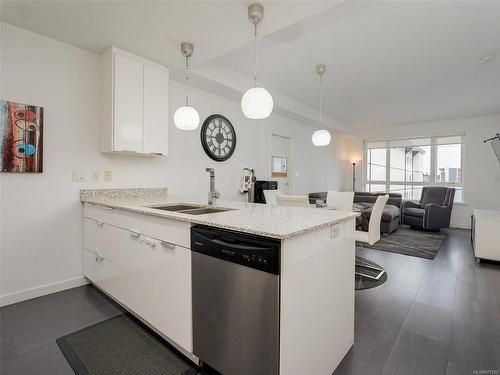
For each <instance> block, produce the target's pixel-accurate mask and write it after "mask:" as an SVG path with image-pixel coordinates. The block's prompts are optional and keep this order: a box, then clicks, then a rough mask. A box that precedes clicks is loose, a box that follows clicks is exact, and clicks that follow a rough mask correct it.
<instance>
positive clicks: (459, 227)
mask: <svg viewBox="0 0 500 375" xmlns="http://www.w3.org/2000/svg"><path fill="white" fill-rule="evenodd" d="M450 228H457V229H470V224H453V225H450Z"/></svg>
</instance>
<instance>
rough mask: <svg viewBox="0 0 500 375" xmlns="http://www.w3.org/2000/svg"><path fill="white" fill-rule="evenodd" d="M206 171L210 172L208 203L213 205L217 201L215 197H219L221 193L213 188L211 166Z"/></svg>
mask: <svg viewBox="0 0 500 375" xmlns="http://www.w3.org/2000/svg"><path fill="white" fill-rule="evenodd" d="M206 171H207V172H210V190H209V192H208V204H209V205H213V204H216V203H217V199H218V198H220V197H221V194H220V193H219V192H218V191H217V189H215V171H214V169H213V168H207V169H206Z"/></svg>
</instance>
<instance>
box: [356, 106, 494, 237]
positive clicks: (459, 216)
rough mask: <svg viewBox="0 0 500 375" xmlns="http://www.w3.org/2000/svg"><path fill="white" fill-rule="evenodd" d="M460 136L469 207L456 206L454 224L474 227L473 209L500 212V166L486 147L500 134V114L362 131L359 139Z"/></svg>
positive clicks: (489, 148) (465, 197) (464, 205)
mask: <svg viewBox="0 0 500 375" xmlns="http://www.w3.org/2000/svg"><path fill="white" fill-rule="evenodd" d="M458 133H465V138H464V142H465V146H464V157H463V158H464V165H463V178H464V200H465V204H455V206H454V207H453V212H452V221H451V225H452V226H456V227H470V215H471V211H472V209H473V208H479V209H500V194H499V192H500V164H499V163H498V161H497V159H496V158H495V154H494V153H493V150H492V148H491V146H490V145H489V144H483V140H484V139H486V138H490V137H492V136H494V135H495V133H500V115H495V116H483V117H473V118H462V119H455V120H443V121H435V122H425V123H419V124H410V125H400V126H388V127H374V128H367V129H360V131H359V137H360V138H361V139H366V140H385V139H391V138H405V137H421V136H431V135H441V134H458Z"/></svg>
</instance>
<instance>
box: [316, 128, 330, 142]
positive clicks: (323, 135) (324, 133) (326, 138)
mask: <svg viewBox="0 0 500 375" xmlns="http://www.w3.org/2000/svg"><path fill="white" fill-rule="evenodd" d="M331 140H332V136H331V134H330V132H329V131H328V130H324V129H322V130H316V131H314V133H313V135H312V143H313V145H315V146H327V145H329V144H330V141H331Z"/></svg>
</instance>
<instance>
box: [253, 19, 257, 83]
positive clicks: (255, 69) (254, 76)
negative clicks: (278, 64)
mask: <svg viewBox="0 0 500 375" xmlns="http://www.w3.org/2000/svg"><path fill="white" fill-rule="evenodd" d="M254 50H255V65H254V71H253V85H254V87H257V24H256V23H255V24H254Z"/></svg>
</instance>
